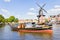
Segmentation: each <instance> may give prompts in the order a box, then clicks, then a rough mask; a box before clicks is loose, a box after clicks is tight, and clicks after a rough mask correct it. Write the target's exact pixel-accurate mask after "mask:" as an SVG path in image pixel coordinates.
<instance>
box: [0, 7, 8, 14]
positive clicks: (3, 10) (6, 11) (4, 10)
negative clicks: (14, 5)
mask: <svg viewBox="0 0 60 40" xmlns="http://www.w3.org/2000/svg"><path fill="white" fill-rule="evenodd" d="M1 11H2V12H3V13H9V11H8V10H7V9H4V8H2V9H1Z"/></svg>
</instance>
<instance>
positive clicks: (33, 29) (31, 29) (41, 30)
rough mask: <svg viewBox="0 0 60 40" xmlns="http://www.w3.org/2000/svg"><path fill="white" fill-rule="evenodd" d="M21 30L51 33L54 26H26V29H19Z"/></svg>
mask: <svg viewBox="0 0 60 40" xmlns="http://www.w3.org/2000/svg"><path fill="white" fill-rule="evenodd" d="M19 31H20V32H37V33H39V32H40V33H41V32H44V33H51V32H52V28H25V29H19Z"/></svg>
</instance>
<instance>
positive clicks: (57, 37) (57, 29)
mask: <svg viewBox="0 0 60 40" xmlns="http://www.w3.org/2000/svg"><path fill="white" fill-rule="evenodd" d="M0 40H60V25H53V33H50V34H49V33H23V32H16V31H11V28H10V26H9V25H5V26H3V27H1V28H0Z"/></svg>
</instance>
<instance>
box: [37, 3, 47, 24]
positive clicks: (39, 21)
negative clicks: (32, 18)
mask: <svg viewBox="0 0 60 40" xmlns="http://www.w3.org/2000/svg"><path fill="white" fill-rule="evenodd" d="M37 5H38V6H39V7H40V9H39V14H38V16H37V17H38V24H43V23H45V17H44V16H45V15H44V14H43V11H44V12H46V13H47V11H46V10H45V9H43V7H44V6H45V4H44V5H43V6H42V7H41V6H40V5H39V4H37Z"/></svg>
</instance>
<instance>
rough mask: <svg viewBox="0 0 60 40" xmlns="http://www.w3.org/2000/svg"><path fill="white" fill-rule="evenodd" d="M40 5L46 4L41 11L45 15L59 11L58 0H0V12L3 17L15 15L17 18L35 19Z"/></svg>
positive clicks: (59, 0)
mask: <svg viewBox="0 0 60 40" xmlns="http://www.w3.org/2000/svg"><path fill="white" fill-rule="evenodd" d="M36 3H38V4H39V5H40V6H42V5H43V4H46V5H45V6H44V7H43V9H45V10H46V11H47V13H45V12H44V11H43V13H44V14H45V15H46V17H48V16H50V15H57V14H59V13H60V0H0V14H1V15H3V16H4V17H5V18H8V17H10V16H15V17H16V18H19V19H37V15H38V11H39V8H40V7H38V6H37V4H36Z"/></svg>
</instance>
